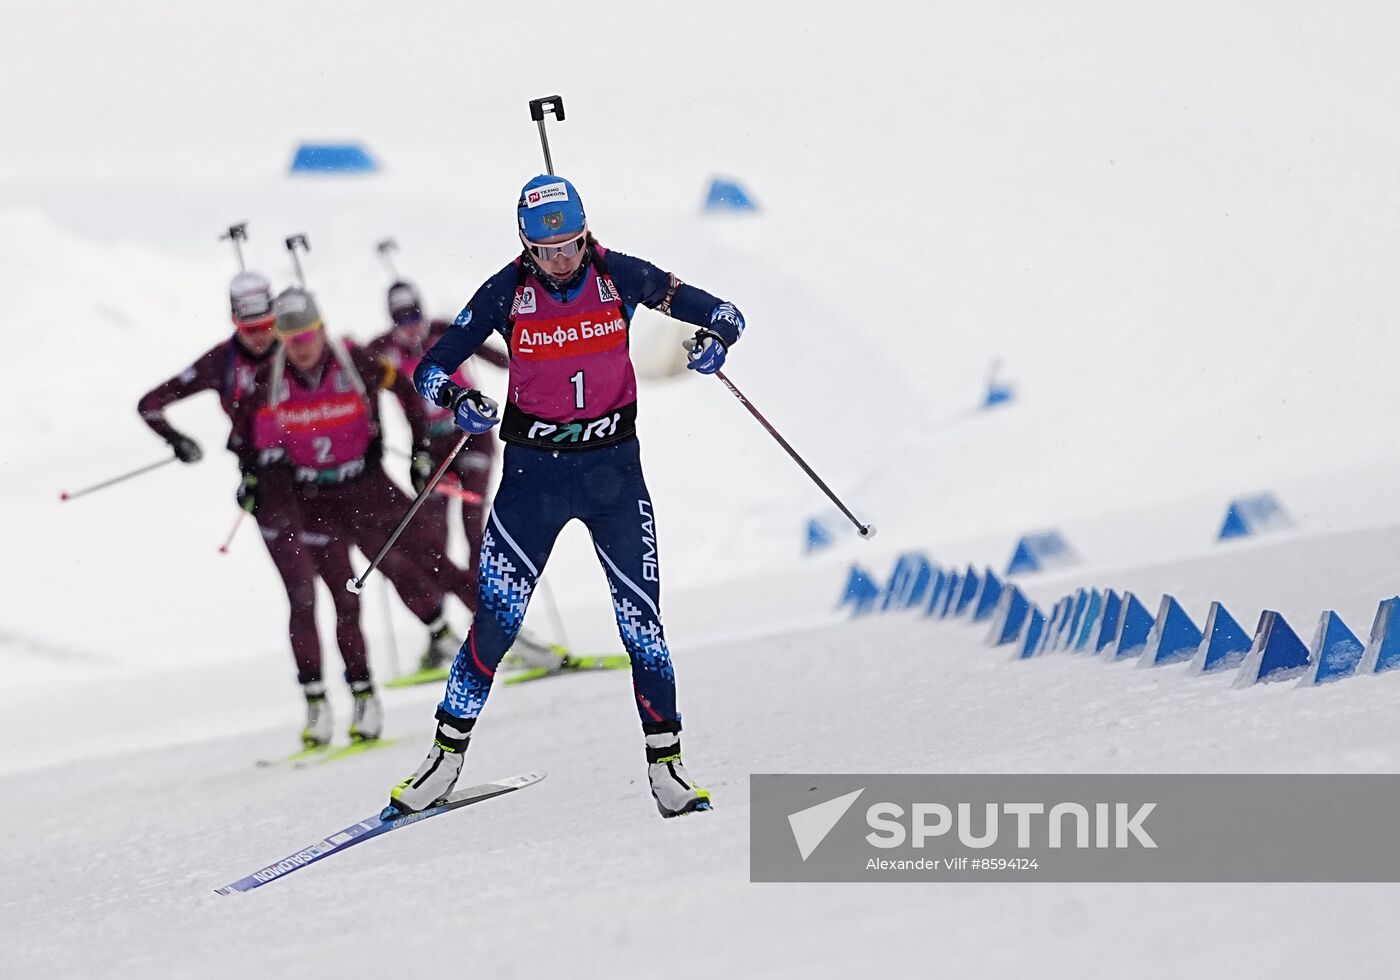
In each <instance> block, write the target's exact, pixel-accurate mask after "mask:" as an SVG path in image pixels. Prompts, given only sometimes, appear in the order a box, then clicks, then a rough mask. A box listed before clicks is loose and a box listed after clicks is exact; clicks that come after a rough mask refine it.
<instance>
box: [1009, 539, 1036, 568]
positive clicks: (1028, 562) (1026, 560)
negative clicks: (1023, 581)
mask: <svg viewBox="0 0 1400 980" xmlns="http://www.w3.org/2000/svg"><path fill="white" fill-rule="evenodd" d="M1038 571H1040V562H1038V561H1036V558H1035V555H1033V554H1032V553H1031V547H1030V545H1028V544H1027V543H1026V539H1025V538H1022V539H1021V540H1020V541H1018V542H1016V550H1015V551H1014V552H1012V554H1011V561H1010V562H1008V563H1007V566H1006V574H1007V575H1018V574H1022V573H1024V572H1038Z"/></svg>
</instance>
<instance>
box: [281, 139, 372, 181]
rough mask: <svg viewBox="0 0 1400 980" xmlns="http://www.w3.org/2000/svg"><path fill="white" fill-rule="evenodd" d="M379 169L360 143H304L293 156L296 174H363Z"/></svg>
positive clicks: (293, 169)
mask: <svg viewBox="0 0 1400 980" xmlns="http://www.w3.org/2000/svg"><path fill="white" fill-rule="evenodd" d="M378 169H379V165H378V164H376V163H375V162H374V158H373V157H371V156H370V155H369V151H368V150H366V149H365V148H364V147H363V146H361V145H360V144H359V143H303V144H301V145H300V146H298V147H297V152H296V155H295V156H294V157H292V173H294V174H298V173H300V174H354V173H360V174H363V173H373V172H374V171H376V170H378Z"/></svg>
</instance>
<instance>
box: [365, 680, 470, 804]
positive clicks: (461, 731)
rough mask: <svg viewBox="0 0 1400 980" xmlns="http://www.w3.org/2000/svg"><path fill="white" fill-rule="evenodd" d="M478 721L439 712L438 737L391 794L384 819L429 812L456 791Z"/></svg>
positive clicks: (439, 710) (440, 710)
mask: <svg viewBox="0 0 1400 980" xmlns="http://www.w3.org/2000/svg"><path fill="white" fill-rule="evenodd" d="M475 724H476V719H475V718H454V717H453V716H452V715H449V714H446V713H445V712H444V711H443V710H442V709H441V708H439V709H438V727H437V738H435V739H434V740H433V747H432V748H430V749H429V750H428V757H427V758H426V759H424V760H423V764H422V765H420V766H419V767H418V768H417V770H415V771H414V773H413V775H412V776H409V777H408V778H407V779H405V780H404V781H403V782H401V783H399V784H398V785H397V786H395V787H394V788H393V789H392V790H390V791H389V805H388V806H387V807H385V808H384V812H383V813H382V814H380V816H381V818H382V819H384V820H392V819H393V818H394V817H399V816H403V815H404V814H407V813H417V812H418V811H419V810H426V809H427V808H428V807H430V806H432V805H433V804H434V803H436V802H438V800H441V799H442V798H443V797H445V796H447V795H448V794H449V793H451V792H452V787H454V786H456V785H457V777H458V776H460V775H461V774H462V757H463V755H464V754H465V753H466V751H467V743H468V742H470V741H471V737H472V726H473V725H475Z"/></svg>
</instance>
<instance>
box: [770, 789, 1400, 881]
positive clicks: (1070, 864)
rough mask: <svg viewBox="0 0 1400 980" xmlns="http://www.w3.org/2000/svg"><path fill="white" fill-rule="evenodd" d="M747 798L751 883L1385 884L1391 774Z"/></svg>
mask: <svg viewBox="0 0 1400 980" xmlns="http://www.w3.org/2000/svg"><path fill="white" fill-rule="evenodd" d="M750 789H751V810H750V813H751V817H750V820H751V825H750V830H751V842H750V876H751V878H752V880H754V881H883V880H895V881H900V880H987V879H992V880H1039V881H1400V831H1397V830H1395V829H1394V828H1393V820H1391V819H1389V815H1390V814H1393V813H1395V812H1397V811H1398V810H1400V777H1397V776H1392V775H1347V776H1340V775H1338V776H1331V775H1323V776H1315V775H1309V776H1277V775H1267V776H1266V775H1244V776H1240V775H1214V774H1212V775H1177V774H1173V775H1155V776H1154V775H1060V776H1049V775H1033V776H1023V775H995V776H993V775H986V776H968V775H951V776H934V775H919V776H887V775H868V776H848V775H821V776H791V775H772V776H767V775H765V776H753V777H751V784H750ZM1339 814H1345V815H1346V819H1345V820H1339V819H1338V815H1339Z"/></svg>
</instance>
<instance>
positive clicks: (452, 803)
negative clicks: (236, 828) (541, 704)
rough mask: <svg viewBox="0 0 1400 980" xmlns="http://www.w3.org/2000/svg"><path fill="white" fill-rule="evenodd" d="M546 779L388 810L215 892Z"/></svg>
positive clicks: (256, 883) (526, 778) (238, 888)
mask: <svg viewBox="0 0 1400 980" xmlns="http://www.w3.org/2000/svg"><path fill="white" fill-rule="evenodd" d="M544 777H545V774H544V773H543V772H527V773H524V774H523V775H520V776H510V777H508V778H506V779H500V780H497V781H496V782H494V783H482V784H481V785H480V786H471V787H468V788H467V789H459V790H457V792H455V793H453V794H451V795H450V796H448V797H447V798H446V799H444V800H443V801H442V802H441V803H437V804H434V805H433V806H430V807H428V808H427V809H426V810H420V811H419V812H418V813H409V814H404V815H392V816H389V818H388V819H385V812H388V813H392V811H389V810H388V809H387V808H386V810H385V812H381V813H379V814H377V815H375V816H373V817H367V818H365V819H364V820H361V821H360V822H358V823H353V824H351V825H350V826H348V827H346V828H345V829H344V830H341V831H339V832H338V833H334V834H332V835H331V836H329V837H327V838H326V839H325V840H319V841H317V842H316V843H314V844H311V845H309V846H307V847H304V848H302V849H301V850H300V851H297V852H296V853H295V854H291V855H288V856H287V857H285V858H283V859H282V860H280V861H277V862H275V863H274V864H269V865H268V866H267V867H265V868H259V869H258V870H257V871H254V872H253V873H252V874H250V875H248V876H247V877H246V878H239V879H238V880H237V881H234V882H230V883H229V884H227V885H224V886H223V887H222V888H215V889H214V891H215V892H216V893H217V894H219V895H234V894H238V893H240V892H248V891H252V890H253V889H254V888H259V887H261V886H263V885H265V884H267V883H268V882H270V881H276V880H277V879H279V878H284V877H286V876H287V875H289V874H291V873H292V872H293V871H298V870H300V869H301V868H304V867H306V866H307V865H308V864H315V863H316V862H317V861H319V860H321V859H322V858H325V857H330V856H331V855H332V854H339V853H340V852H341V851H344V850H346V849H348V848H351V847H354V846H355V845H356V844H361V843H364V842H365V841H367V840H370V839H371V838H374V837H379V836H381V835H383V834H387V833H388V832H389V831H391V830H398V829H399V828H400V827H407V826H408V825H409V824H415V823H418V822H419V821H420V820H427V819H428V818H429V817H437V816H441V815H442V814H444V813H451V812H452V811H453V810H458V809H461V808H462V807H464V806H470V805H471V804H473V803H480V802H481V801H482V800H489V799H491V798H492V797H493V796H502V795H504V794H506V793H513V792H515V791H516V790H518V789H524V788H525V787H526V786H532V785H534V784H535V783H538V782H539V781H540V780H541V779H543V778H544Z"/></svg>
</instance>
